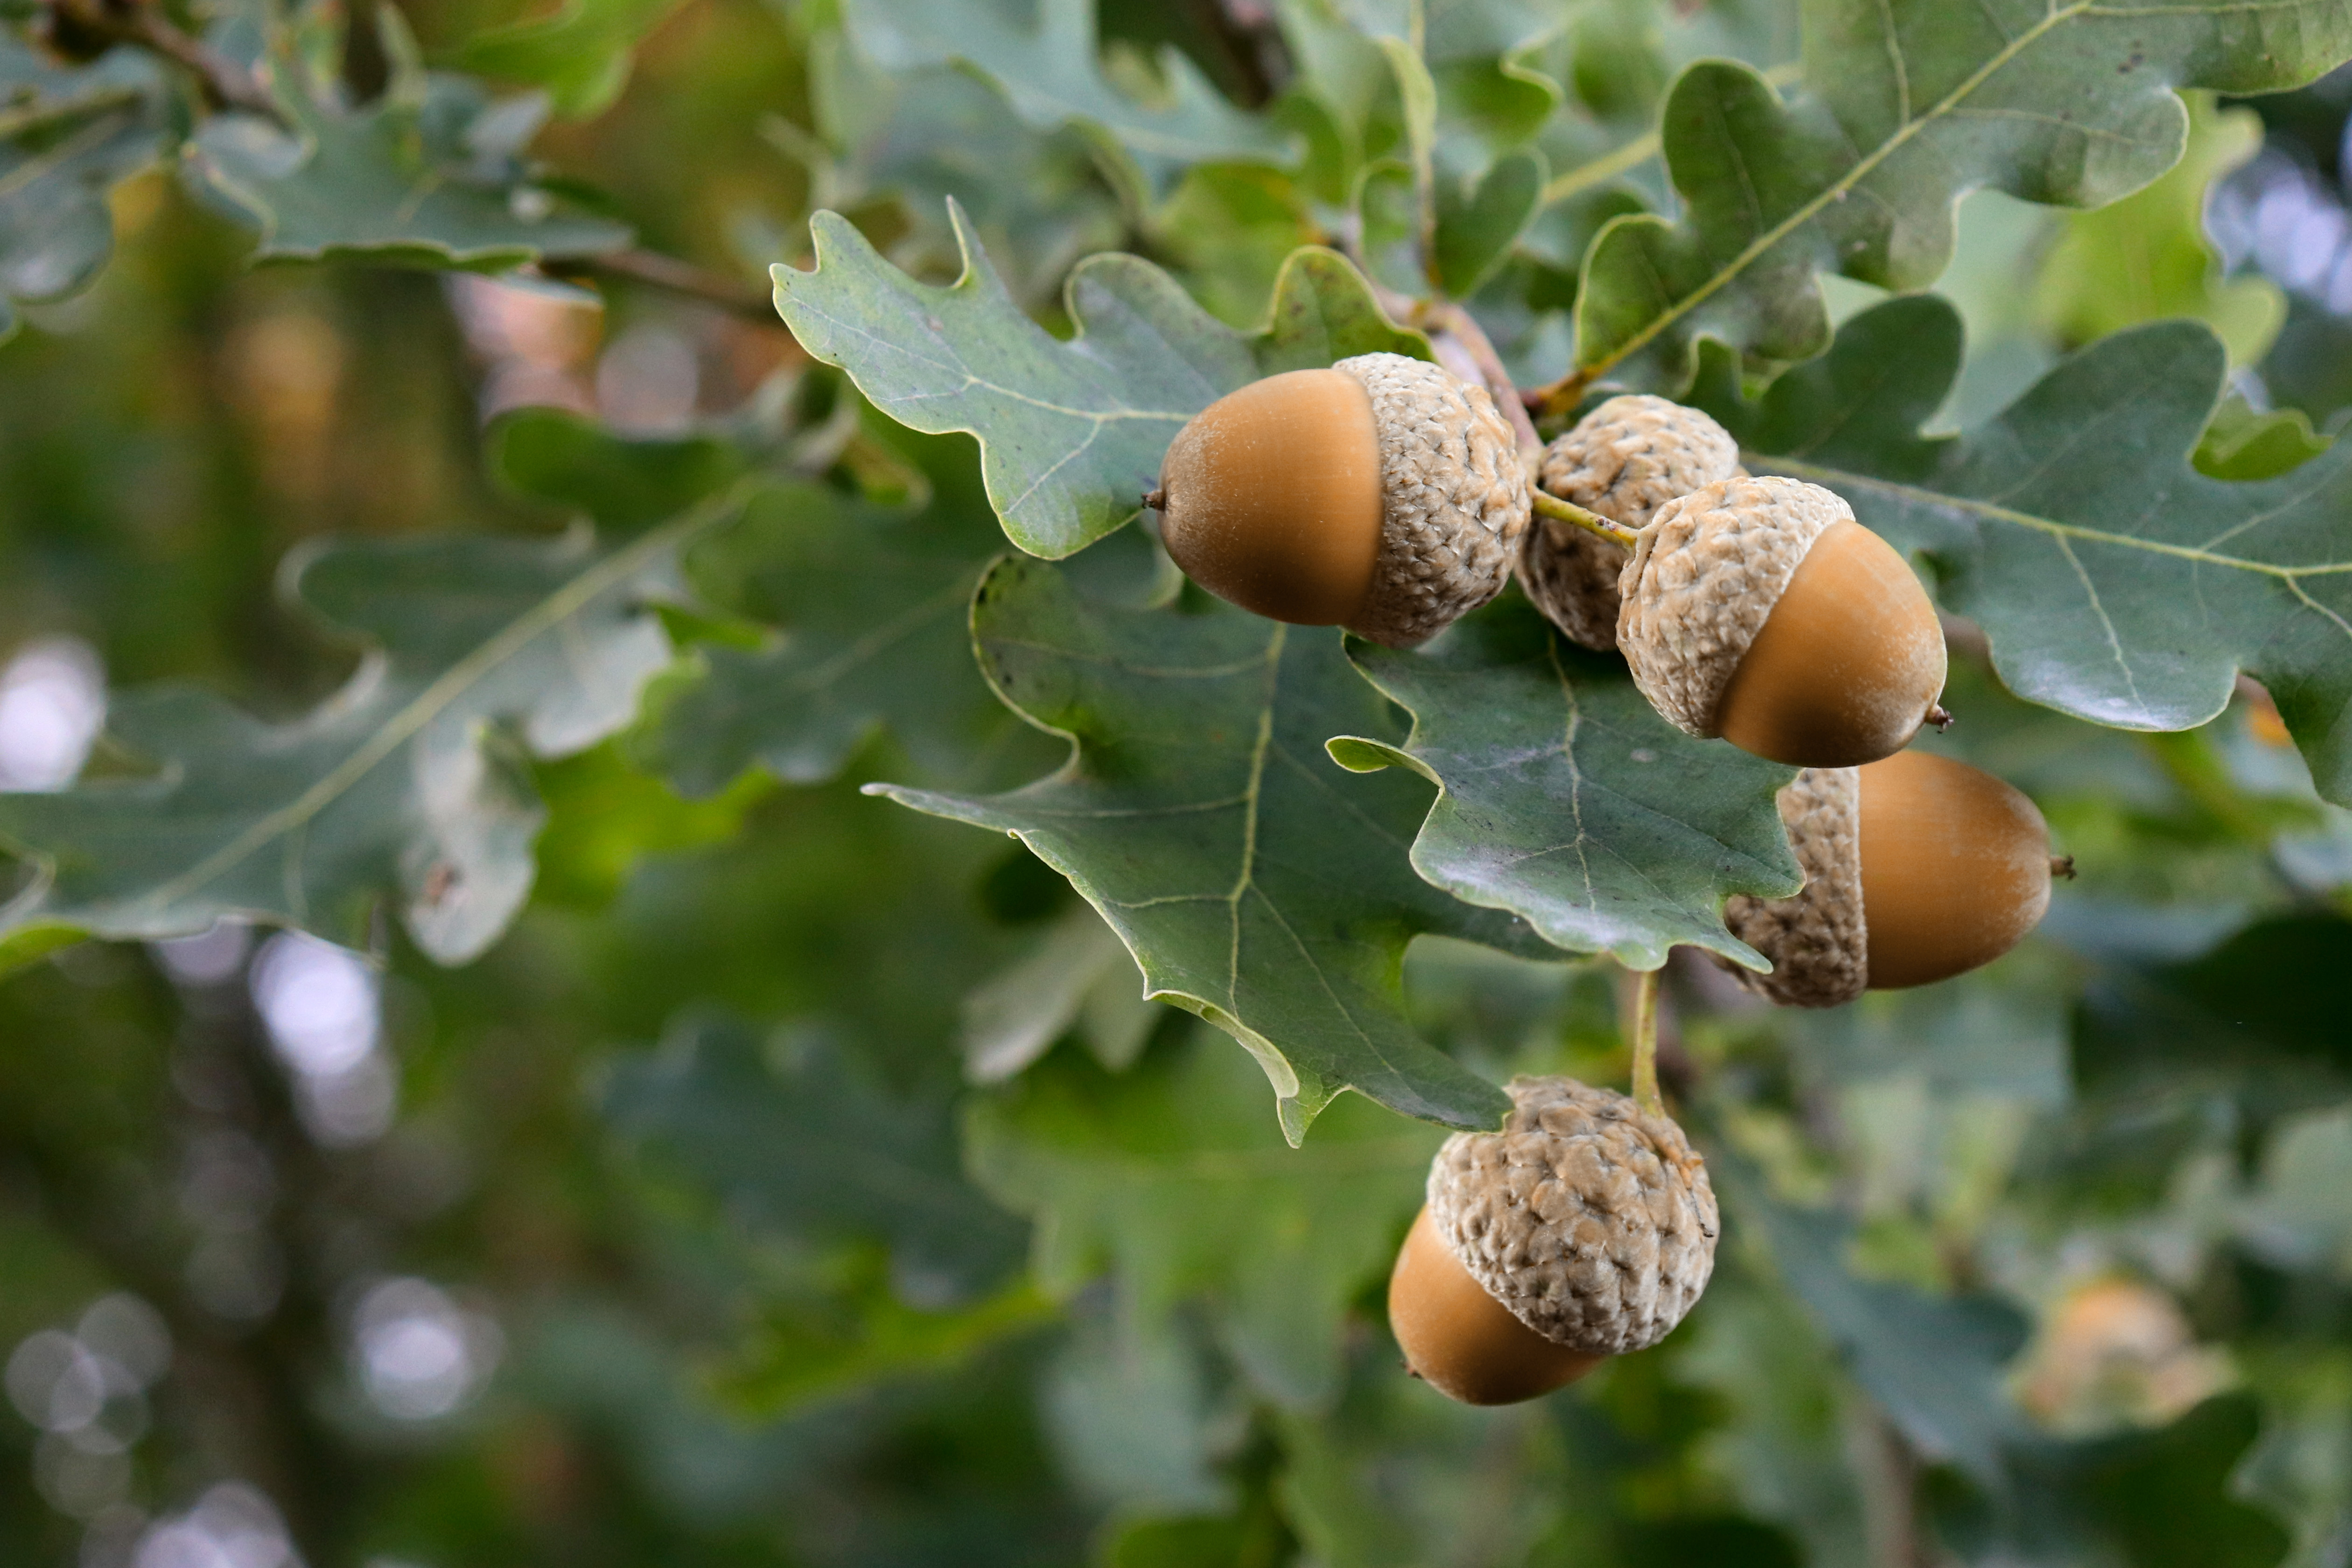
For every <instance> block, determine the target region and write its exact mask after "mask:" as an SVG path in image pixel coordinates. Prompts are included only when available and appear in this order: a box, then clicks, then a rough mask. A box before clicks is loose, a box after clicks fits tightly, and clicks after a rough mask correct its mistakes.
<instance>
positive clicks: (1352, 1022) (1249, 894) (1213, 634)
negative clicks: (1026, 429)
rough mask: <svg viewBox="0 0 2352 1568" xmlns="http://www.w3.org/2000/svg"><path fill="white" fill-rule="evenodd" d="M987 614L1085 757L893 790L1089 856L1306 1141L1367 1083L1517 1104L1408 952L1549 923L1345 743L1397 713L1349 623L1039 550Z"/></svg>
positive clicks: (1425, 1110)
mask: <svg viewBox="0 0 2352 1568" xmlns="http://www.w3.org/2000/svg"><path fill="white" fill-rule="evenodd" d="M972 626H973V633H974V635H975V637H977V638H978V640H979V643H980V649H981V658H982V668H984V669H985V670H986V672H987V675H988V678H989V680H990V682H991V683H992V685H994V686H995V688H996V689H997V690H998V692H999V693H1000V694H1002V695H1003V698H1004V700H1006V701H1007V702H1009V703H1011V704H1013V706H1014V707H1015V708H1017V709H1019V710H1020V711H1021V712H1022V713H1023V714H1024V716H1026V717H1027V718H1028V719H1029V720H1030V721H1032V722H1033V723H1036V724H1039V725H1041V726H1043V727H1045V728H1046V729H1048V730H1051V731H1055V733H1058V734H1062V735H1066V736H1068V737H1069V738H1070V740H1071V742H1072V752H1071V757H1070V760H1069V762H1068V763H1066V765H1065V766H1064V767H1063V768H1062V770H1061V771H1060V772H1058V773H1054V774H1053V775H1051V776H1049V777H1047V778H1044V779H1040V780H1039V781H1038V782H1036V783H1035V784H1030V785H1028V786H1027V787H1026V788H1024V789H1019V790H1015V791H1013V792H1012V793H1011V794H1009V795H991V796H986V797H982V798H972V797H969V796H958V795H941V794H936V793H931V792H928V791H921V790H910V789H904V788H898V787H895V786H881V785H877V786H875V787H876V788H877V789H879V790H881V792H882V793H884V794H887V795H890V796H891V798H893V799H895V800H898V801H901V802H903V803H905V804H906V805H911V806H914V807H916V808H918V809H919V810H923V811H929V812H934V813H937V814H938V815H940V816H952V817H955V818H957V819H958V820H959V821H963V822H970V823H974V824H977V825H979V826H984V827H994V828H999V829H1001V830H1003V831H1004V832H1008V833H1013V834H1015V835H1017V836H1019V837H1020V838H1021V840H1022V841H1023V842H1024V843H1025V844H1027V845H1028V846H1029V847H1030V848H1031V849H1032V850H1034V851H1035V852H1036V854H1037V855H1038V856H1039V857H1040V858H1042V859H1044V860H1045V862H1046V863H1047V864H1049V865H1051V866H1053V867H1054V868H1055V869H1057V870H1059V871H1061V872H1062V873H1063V874H1064V875H1065V876H1066V877H1068V878H1069V879H1070V880H1071V881H1072V882H1073V883H1074V884H1076V887H1077V889H1078V890H1079V891H1080V892H1081V893H1083V894H1085V895H1086V897H1087V900H1088V901H1089V902H1091V903H1092V904H1093V905H1094V906H1095V907H1096V908H1097V910H1101V911H1102V915H1103V918H1104V919H1105V920H1107V921H1109V922H1110V924H1111V927H1112V929H1113V930H1115V931H1118V933H1119V936H1120V938H1121V940H1123V941H1124V942H1126V943H1127V945H1128V948H1129V951H1130V952H1133V953H1134V954H1135V956H1136V961H1137V962H1138V963H1140V964H1141V965H1142V966H1143V973H1144V978H1145V981H1146V983H1147V986H1148V988H1149V990H1150V994H1153V995H1155V996H1160V997H1164V998H1165V999H1167V1000H1169V1001H1171V1002H1174V1003H1175V1004H1177V1005H1179V1006H1181V1007H1186V1008H1189V1009H1191V1010H1192V1011H1193V1012H1196V1013H1198V1014H1200V1015H1201V1016H1202V1017H1205V1018H1207V1019H1209V1020H1210V1021H1211V1022H1212V1023H1214V1024H1215V1025H1216V1026H1218V1027H1220V1028H1222V1029H1224V1030H1225V1031H1227V1032H1228V1033H1230V1034H1231V1035H1233V1036H1234V1037H1235V1038H1236V1039H1238V1040H1240V1041H1241V1042H1242V1043H1243V1044H1244V1045H1245V1046H1247V1047H1249V1048H1250V1049H1251V1051H1252V1052H1254V1053H1255V1055H1256V1056H1257V1058H1258V1060H1259V1062H1260V1064H1261V1065H1263V1066H1264V1067H1265V1072H1266V1077H1267V1078H1268V1079H1271V1080H1272V1082H1273V1084H1274V1087H1275V1093H1276V1097H1277V1098H1278V1100H1279V1101H1280V1108H1281V1114H1282V1124H1283V1128H1284V1130H1285V1131H1286V1132H1287V1133H1288V1135H1289V1136H1290V1138H1291V1139H1292V1140H1293V1142H1296V1141H1297V1140H1298V1139H1300V1138H1302V1137H1304V1136H1305V1134H1306V1131H1307V1123H1308V1122H1309V1121H1313V1120H1314V1118H1315V1115H1316V1113H1317V1112H1318V1111H1319V1110H1322V1109H1323V1107H1324V1106H1325V1105H1326V1104H1328V1103H1329V1101H1330V1100H1331V1099H1332V1097H1333V1096H1335V1095H1337V1094H1339V1092H1340V1091H1341V1090H1343V1089H1355V1090H1357V1091H1358V1092H1360V1093H1362V1094H1367V1095H1370V1097H1371V1098H1372V1099H1374V1100H1379V1101H1380V1102H1381V1104H1383V1105H1386V1106H1388V1107H1389V1108H1391V1110H1399V1111H1402V1112H1403V1113H1405V1114H1406V1115H1408V1116H1419V1117H1424V1118H1427V1119H1428V1120H1430V1121H1440V1122H1444V1123H1445V1124H1446V1125H1448V1126H1454V1127H1475V1128H1485V1127H1491V1126H1493V1125H1495V1124H1496V1121H1498V1120H1499V1119H1500V1117H1501V1115H1502V1113H1503V1111H1504V1110H1506V1109H1507V1102H1506V1100H1505V1099H1504V1096H1503V1094H1502V1091H1501V1090H1499V1089H1496V1088H1495V1087H1494V1086H1493V1085H1492V1084H1490V1083H1488V1082H1486V1080H1485V1079H1480V1078H1478V1077H1477V1076H1475V1074H1473V1073H1471V1072H1469V1071H1467V1070H1466V1069H1465V1068H1461V1067H1459V1066H1457V1065H1455V1064H1454V1062H1453V1061H1451V1060H1450V1059H1448V1058H1445V1057H1443V1056H1441V1055H1439V1054H1438V1053H1437V1052H1436V1051H1434V1050H1433V1049H1432V1048H1430V1047H1429V1046H1427V1045H1426V1044H1424V1043H1423V1041H1422V1040H1421V1039H1420V1038H1419V1037H1416V1036H1415V1035H1414V1033H1413V1031H1412V1026H1411V1025H1410V1024H1408V1023H1407V1021H1406V1019H1405V1015H1404V1009H1403V996H1402V988H1401V985H1400V983H1399V970H1400V967H1401V965H1402V960H1403V956H1404V949H1405V944H1406V943H1407V942H1410V941H1411V940H1412V937H1413V936H1414V935H1416V934H1417V933H1419V932H1423V931H1436V932H1442V933H1445V934H1450V935H1457V936H1467V937H1471V938H1473V939H1479V940H1486V941H1491V942H1496V943H1498V944H1507V945H1512V946H1515V947H1520V948H1525V947H1526V946H1528V944H1530V943H1531V942H1532V941H1533V938H1532V937H1531V936H1530V935H1529V934H1528V932H1527V930H1526V928H1525V927H1524V926H1521V925H1519V923H1518V922H1517V921H1512V920H1508V919H1507V918H1506V917H1503V916H1500V915H1494V914H1488V913H1485V912H1482V911H1479V910H1473V909H1471V908H1469V907H1468V906H1466V905H1464V904H1461V903H1458V902H1456V901H1455V900H1452V899H1450V898H1448V897H1446V896H1445V895H1444V894H1443V893H1441V892H1439V891H1437V890H1436V889H1433V888H1431V887H1429V886H1428V885H1427V884H1426V883H1423V881H1421V880H1420V879H1418V878H1416V877H1414V876H1413V874H1412V867H1411V865H1410V864H1409V863H1408V860H1407V858H1406V847H1407V845H1408V844H1409V843H1410V842H1411V840H1412V833H1413V824H1414V823H1415V822H1416V821H1417V820H1418V819H1419V818H1420V817H1421V816H1422V815H1423V812H1424V810H1425V809H1426V802H1425V799H1424V798H1423V791H1422V789H1421V788H1420V786H1419V785H1417V784H1414V783H1413V782H1412V781H1411V780H1410V779H1408V778H1406V777H1403V776H1401V775H1392V776H1384V777H1377V778H1370V779H1363V780H1359V781H1350V780H1349V777H1348V775H1347V774H1345V773H1342V772H1340V771H1339V769H1338V768H1336V767H1334V766H1333V765H1332V763H1331V762H1330V760H1329V759H1328V757H1326V756H1325V755H1324V754H1323V742H1325V740H1327V739H1328V737H1329V736H1330V734H1331V732H1332V731H1334V730H1345V731H1354V732H1356V733H1359V734H1362V735H1367V736H1371V737H1375V738H1381V737H1384V736H1392V735H1393V733H1394V729H1393V721H1391V718H1390V716H1389V711H1388V710H1387V708H1386V707H1385V705H1384V704H1383V703H1382V701H1381V699H1380V697H1379V695H1378V694H1377V693H1375V692H1374V691H1373V690H1372V689H1370V687H1369V686H1366V685H1365V684H1364V683H1363V682H1362V681H1361V680H1360V679H1358V678H1357V677H1356V675H1355V672H1354V671H1353V670H1351V669H1349V667H1348V664H1347V661H1346V660H1345V659H1344V658H1341V657H1340V653H1339V634H1338V633H1337V632H1333V631H1329V630H1327V629H1323V628H1307V627H1298V626H1282V625H1280V624H1278V623H1275V622H1270V621H1265V620H1261V619H1259V618H1258V617H1256V616H1248V615H1244V614H1243V613H1242V612H1240V611H1238V610H1233V609H1229V608H1227V607H1225V606H1223V605H1218V606H1216V607H1215V608H1214V609H1213V610H1211V611H1209V612H1207V613H1205V614H1201V615H1184V614H1180V613H1177V612H1175V611H1173V610H1164V609H1163V610H1146V611H1137V610H1125V609H1118V608H1114V607H1111V606H1109V605H1102V604H1097V603H1092V602H1089V601H1087V600H1086V599H1084V598H1082V597H1081V596H1080V595H1078V594H1077V592H1076V590H1075V589H1074V588H1073V586H1072V585H1071V584H1070V581H1069V579H1068V578H1067V577H1066V575H1065V574H1062V573H1061V572H1058V571H1056V570H1055V569H1054V568H1052V567H1049V566H1045V565H1043V564H1041V563H1035V562H1032V561H1026V560H1024V559H1021V558H1019V557H1013V558H1011V559H1008V560H1006V561H1005V562H1003V563H1002V564H1000V565H998V566H997V567H996V568H995V569H993V570H992V572H991V573H990V574H988V576H987V577H986V578H985V579H983V580H982V584H981V588H980V595H979V597H978V599H977V600H976V602H975V605H974V608H973V611H972Z"/></svg>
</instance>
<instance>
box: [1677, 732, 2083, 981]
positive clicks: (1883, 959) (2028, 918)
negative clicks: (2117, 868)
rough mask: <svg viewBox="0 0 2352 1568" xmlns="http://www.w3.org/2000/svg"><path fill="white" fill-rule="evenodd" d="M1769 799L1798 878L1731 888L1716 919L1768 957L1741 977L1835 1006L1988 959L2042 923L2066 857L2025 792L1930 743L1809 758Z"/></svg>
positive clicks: (1958, 971)
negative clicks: (1783, 892)
mask: <svg viewBox="0 0 2352 1568" xmlns="http://www.w3.org/2000/svg"><path fill="white" fill-rule="evenodd" d="M1779 800H1780V820H1781V823H1782V825H1783V826H1786V827H1787V829H1788V831H1789V841H1790V845H1791V846H1792V847H1794V848H1795V850H1796V852H1797V861H1798V864H1799V865H1801V867H1803V868H1804V872H1805V885H1804V887H1803V888H1802V889H1801V890H1799V891H1798V892H1797V893H1796V894H1795V895H1794V896H1793V897H1790V898H1786V899H1756V898H1750V897H1748V896H1746V895H1744V894H1743V895H1740V896H1738V897H1735V898H1732V899H1730V900H1727V901H1726V903H1725V904H1724V909H1723V919H1724V923H1725V924H1726V925H1727V926H1728V927H1729V928H1730V929H1731V933H1732V934H1733V935H1734V936H1737V937H1738V938H1739V940H1740V941H1742V942H1746V943H1747V944H1748V946H1750V947H1752V948H1754V949H1755V950H1756V951H1757V952H1760V953H1762V954H1763V955H1764V956H1765V957H1766V958H1769V959H1770V960H1771V961H1772V964H1773V970H1772V973H1769V974H1751V973H1746V972H1744V971H1742V972H1740V976H1741V978H1742V980H1744V981H1745V982H1746V983H1747V984H1748V985H1749V986H1750V987H1751V988H1753V989H1755V990H1757V991H1759V992H1760V993H1762V994H1764V995H1766V996H1769V997H1770V998H1771V999H1772V1000H1773V1001H1775V1002H1779V1003H1781V1004H1783V1005H1790V1006H1798V1007H1834V1006H1838V1005H1841V1004H1843V1003H1846V1002H1851V1001H1853V999H1854V998H1855V997H1856V996H1859V995H1861V994H1862V993H1863V992H1864V990H1872V991H1895V990H1902V989H1904V988H1906V987H1908V986H1913V985H1926V984H1930V983H1932V982H1934V981H1937V980H1947V979H1949V978H1950V977H1951V976H1953V975H1955V974H1961V973H1966V972H1968V971H1969V970H1971V969H1975V968H1977V967H1979V965H1981V964H1986V963H1991V962H1992V961H1993V960H1994V959H1996V958H1999V957H2000V955H2001V954H2002V953H2004V952H2008V951H2009V950H2010V949H2011V948H2012V947H2015V946H2016V945H2017V944H2018V943H2019V942H2022V941H2023V940H2024V939H2025V936H2026V934H2027V933H2028V932H2030V931H2032V929H2033V928H2034V927H2035V926H2036V925H2038V924H2040V923H2041V921H2042V914H2043V912H2044V911H2045V910H2048V909H2049V907H2050V880H2051V875H2052V871H2053V866H2055V865H2063V862H2053V860H2052V859H2051V857H2050V830H2049V827H2048V826H2047V825H2046V824H2045V823H2044V822H2043V821H2042V813H2041V812H2040V811H2038V810H2036V809H2035V807H2034V805H2033V803H2032V801H2031V800H2028V799H2027V798H2026V797H2025V796H2024V795H2023V794H2021V792H2019V791H2018V790H2016V789H2014V788H2012V787H2011V786H2010V785H2009V784H2004V783H2003V782H2001V781H2000V779H1997V778H1995V777H1993V776H1992V775H1991V774H1990V773H1982V772H1979V770H1977V769H1975V768H1972V767H1970V766H1969V765H1968V764H1967V763H1959V762H1955V761H1953V760H1952V759H1951V758H1949V757H1939V756H1937V755H1934V754H1933V753H1931V752H1896V753H1895V755H1894V756H1891V757H1887V758H1885V759H1884V760H1882V761H1879V762H1875V763H1866V764H1864V766H1862V767H1859V768H1807V769H1805V770H1804V771H1803V772H1802V773H1799V774H1798V775H1797V777H1796V781H1795V782H1794V783H1793V784H1790V785H1789V787H1788V788H1786V789H1784V790H1782V791H1781V792H1780V797H1779Z"/></svg>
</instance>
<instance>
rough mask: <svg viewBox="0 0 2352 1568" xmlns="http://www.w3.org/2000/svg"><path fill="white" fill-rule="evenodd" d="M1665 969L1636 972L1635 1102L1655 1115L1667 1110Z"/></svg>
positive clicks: (1634, 1001) (1634, 1007)
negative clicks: (1661, 1046)
mask: <svg viewBox="0 0 2352 1568" xmlns="http://www.w3.org/2000/svg"><path fill="white" fill-rule="evenodd" d="M1664 973H1665V971H1664V970H1663V969H1645V970H1643V971H1642V972H1641V973H1638V974H1636V975H1634V976H1633V1102H1634V1103H1635V1104H1636V1105H1639V1106H1640V1107H1641V1108H1642V1109H1643V1110H1646V1111H1648V1112H1649V1113H1650V1114H1651V1115H1653V1116H1664V1114H1665V1113H1666V1102H1665V1101H1664V1100H1663V1099H1661V1098H1660V1097H1659V1094H1658V977H1659V976H1660V975H1662V974H1664Z"/></svg>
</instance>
